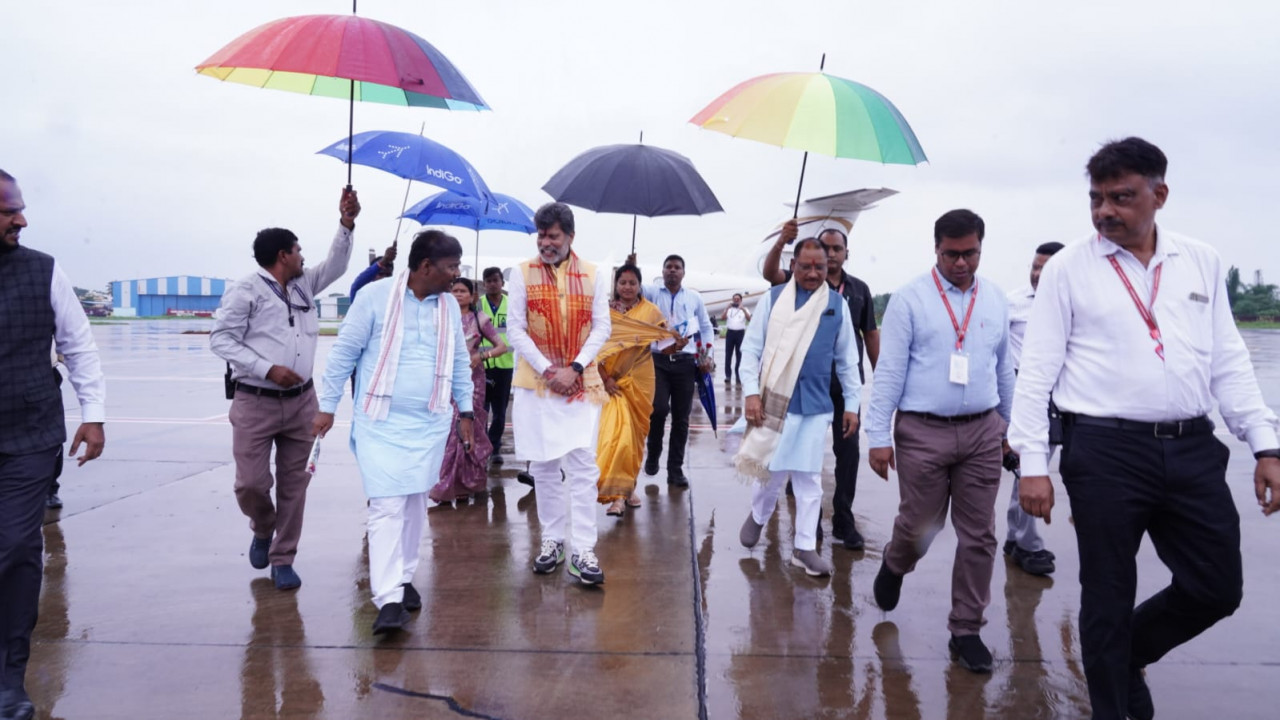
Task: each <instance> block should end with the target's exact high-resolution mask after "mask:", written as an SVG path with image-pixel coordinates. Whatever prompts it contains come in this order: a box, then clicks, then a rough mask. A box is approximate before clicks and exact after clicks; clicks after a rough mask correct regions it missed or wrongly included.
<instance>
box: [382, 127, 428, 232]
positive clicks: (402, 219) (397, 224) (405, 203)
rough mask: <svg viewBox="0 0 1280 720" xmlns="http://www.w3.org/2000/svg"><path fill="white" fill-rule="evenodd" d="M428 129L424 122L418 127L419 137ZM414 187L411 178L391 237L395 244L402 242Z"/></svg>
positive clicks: (406, 186)
mask: <svg viewBox="0 0 1280 720" xmlns="http://www.w3.org/2000/svg"><path fill="white" fill-rule="evenodd" d="M426 131H427V124H426V123H422V127H421V128H419V129H418V137H422V133H424V132H426ZM412 187H413V178H409V184H408V185H405V186H404V200H402V201H401V202H400V217H398V218H396V236H395V237H393V238H391V244H392V245H395V244H396V243H398V242H400V224H401V223H403V222H404V211H405V208H407V207H409V189H410V188H412Z"/></svg>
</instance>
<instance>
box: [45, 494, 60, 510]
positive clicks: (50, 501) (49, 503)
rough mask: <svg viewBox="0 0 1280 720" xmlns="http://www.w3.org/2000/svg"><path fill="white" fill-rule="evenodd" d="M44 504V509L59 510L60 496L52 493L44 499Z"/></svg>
mask: <svg viewBox="0 0 1280 720" xmlns="http://www.w3.org/2000/svg"><path fill="white" fill-rule="evenodd" d="M44 506H45V508H46V509H49V510H61V509H62V498H60V497H58V494H57V493H54V494H52V495H50V496H49V497H47V498H45V499H44Z"/></svg>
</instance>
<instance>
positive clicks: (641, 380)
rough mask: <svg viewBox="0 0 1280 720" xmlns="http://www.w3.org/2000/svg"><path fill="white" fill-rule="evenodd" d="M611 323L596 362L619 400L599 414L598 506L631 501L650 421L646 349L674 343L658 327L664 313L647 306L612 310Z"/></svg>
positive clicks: (651, 377) (650, 381)
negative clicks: (660, 342) (614, 385)
mask: <svg viewBox="0 0 1280 720" xmlns="http://www.w3.org/2000/svg"><path fill="white" fill-rule="evenodd" d="M609 317H610V320H611V321H612V323H613V329H612V332H611V333H610V335H609V341H608V342H607V343H605V346H604V348H603V349H602V350H601V351H600V355H598V356H597V358H596V360H597V362H598V363H600V367H602V368H603V369H604V373H605V375H607V376H609V377H611V378H613V379H614V382H616V383H617V384H618V390H619V391H620V394H619V395H616V396H612V397H610V398H609V400H608V402H606V403H605V405H604V407H603V408H602V409H601V411H600V443H599V446H598V447H597V449H596V464H597V465H599V466H600V481H599V484H598V487H599V492H598V498H597V499H598V500H599V501H600V502H601V503H610V502H613V501H614V500H620V499H626V498H629V497H631V493H632V491H634V490H635V487H636V477H637V476H639V474H640V465H641V463H643V462H644V451H645V438H646V437H648V435H649V415H650V414H652V413H653V392H654V375H653V357H652V355H651V354H650V351H649V344H650V343H652V342H656V341H658V340H663V339H665V338H669V337H673V334H672V333H671V331H669V330H667V329H665V328H664V327H662V325H663V323H664V320H663V317H662V311H661V310H659V309H658V306H656V305H654V304H653V303H651V302H649V301H647V300H643V299H642V300H641V301H640V302H638V303H636V305H635V307H633V308H631V309H630V310H628V311H627V313H626V314H625V315H624V314H622V313H619V312H618V311H616V310H611V311H610V312H609Z"/></svg>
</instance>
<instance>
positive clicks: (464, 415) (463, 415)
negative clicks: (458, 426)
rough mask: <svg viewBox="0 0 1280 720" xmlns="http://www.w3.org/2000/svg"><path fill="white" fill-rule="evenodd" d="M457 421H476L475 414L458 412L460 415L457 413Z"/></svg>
mask: <svg viewBox="0 0 1280 720" xmlns="http://www.w3.org/2000/svg"><path fill="white" fill-rule="evenodd" d="M458 419H459V420H475V419H476V414H475V413H474V412H471V411H467V412H460V413H458Z"/></svg>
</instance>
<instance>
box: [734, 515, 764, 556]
mask: <svg viewBox="0 0 1280 720" xmlns="http://www.w3.org/2000/svg"><path fill="white" fill-rule="evenodd" d="M763 529H764V526H763V525H761V524H760V523H758V522H756V518H755V516H754V515H752V514H751V513H749V512H748V513H747V519H746V520H745V521H744V522H743V523H742V529H741V530H739V531H738V542H740V543H742V547H747V548H751V547H755V546H756V543H758V542H760V531H761V530H763Z"/></svg>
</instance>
